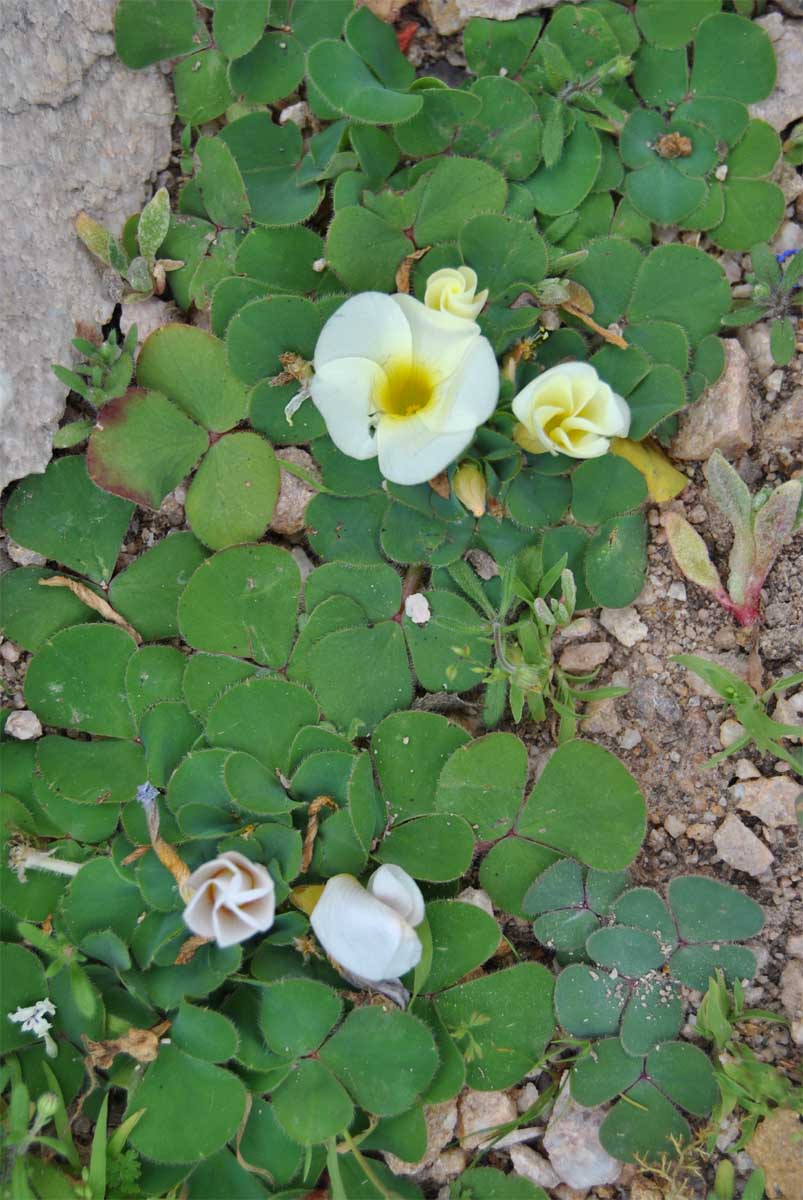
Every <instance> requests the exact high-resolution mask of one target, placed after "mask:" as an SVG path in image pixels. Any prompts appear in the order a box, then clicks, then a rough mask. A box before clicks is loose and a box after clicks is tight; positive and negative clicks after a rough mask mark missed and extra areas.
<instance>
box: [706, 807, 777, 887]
mask: <svg viewBox="0 0 803 1200" xmlns="http://www.w3.org/2000/svg"><path fill="white" fill-rule="evenodd" d="M714 845H715V846H716V848H717V853H718V854H719V857H720V858H721V859H722V860H723V862H726V863H727V864H728V866H729V867H735V869H736V870H737V871H744V872H745V873H746V874H747V875H763V874H764V872H765V871H766V870H768V868H769V867H770V866H771V865H772V863H773V862H774V859H773V856H772V852H771V851H770V850H769V849H768V848H767V847H766V846H765V845H764V843H763V842H762V841H761V840H760V838H757V837H756V835H755V834H754V833H753V832H752V831H751V830H750V829H748V828H747V826H746V825H745V824H743V822H742V821H740V820H739V818H738V817H736V816H734V815H733V813H731V814H730V816H728V817H726V818H725V820H724V821H723V822H722V824H721V825H720V827H719V829H718V830H717V831H716V833H715V834H714Z"/></svg>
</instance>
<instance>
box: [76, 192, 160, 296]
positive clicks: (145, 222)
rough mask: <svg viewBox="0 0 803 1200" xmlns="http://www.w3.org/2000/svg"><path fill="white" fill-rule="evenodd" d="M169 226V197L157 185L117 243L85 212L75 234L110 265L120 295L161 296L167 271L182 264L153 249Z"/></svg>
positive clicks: (77, 218)
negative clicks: (153, 193) (121, 284)
mask: <svg viewBox="0 0 803 1200" xmlns="http://www.w3.org/2000/svg"><path fill="white" fill-rule="evenodd" d="M169 225H170V197H169V196H168V194H167V188H159V190H158V192H156V194H155V195H154V197H153V199H151V200H149V201H148V203H147V204H146V205H145V207H144V208H143V210H142V212H141V213H140V214H139V215H138V216H135V217H133V218H132V219H131V221H130V222H129V223H128V224H127V225H126V228H125V230H124V233H123V238H122V241H121V242H118V241H117V239H116V238H115V237H114V236H113V234H111V233H110V232H109V231H108V229H106V228H104V226H103V225H101V224H99V222H97V221H95V220H93V219H92V217H90V216H89V215H88V214H87V213H85V212H82V213H79V214H78V216H77V217H76V219H75V229H76V233H77V234H78V236H79V237H80V239H81V241H82V242H83V243H84V245H85V246H86V248H87V250H89V251H90V252H91V253H92V254H94V255H95V258H97V259H99V260H100V261H101V262H102V263H103V265H104V266H106V267H110V268H111V269H112V270H113V271H114V272H116V274H117V275H119V276H120V279H121V281H122V283H123V284H124V287H123V291H122V298H123V299H124V300H129V301H136V300H147V299H148V298H149V297H150V296H153V295H154V294H155V295H157V296H161V295H162V294H163V292H164V290H165V287H166V284H167V272H168V271H177V270H178V269H179V268H180V267H183V266H184V263H183V262H181V261H178V260H176V259H171V258H158V257H157V252H158V250H159V247H160V246H161V244H162V242H163V241H164V239H165V235H166V233H167V230H168V227H169Z"/></svg>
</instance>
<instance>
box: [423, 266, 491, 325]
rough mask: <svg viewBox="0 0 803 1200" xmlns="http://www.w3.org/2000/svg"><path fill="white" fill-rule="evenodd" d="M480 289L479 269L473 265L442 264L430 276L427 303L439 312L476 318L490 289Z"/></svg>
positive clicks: (426, 295) (468, 318) (469, 318)
mask: <svg viewBox="0 0 803 1200" xmlns="http://www.w3.org/2000/svg"><path fill="white" fill-rule="evenodd" d="M476 292H477V273H476V271H472V269H471V267H442V268H441V270H440V271H434V272H433V273H432V275H430V277H429V279H428V280H427V287H426V291H425V293H424V304H426V306H427V308H434V309H435V310H436V311H437V312H446V313H451V315H452V316H453V317H465V318H466V320H468V321H476V319H477V317H478V316H479V315H480V313H481V312H482V310H483V308H484V306H485V301H486V300H487V299H488V289H487V288H485V290H484V291H482V292H480V293H479V295H477V294H476Z"/></svg>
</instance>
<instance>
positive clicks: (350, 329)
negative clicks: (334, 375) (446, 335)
mask: <svg viewBox="0 0 803 1200" xmlns="http://www.w3.org/2000/svg"><path fill="white" fill-rule="evenodd" d="M411 350H412V335H411V333H410V327H409V325H408V324H407V321H406V319H405V316H404V313H403V312H402V311H401V310H400V309H399V306H398V304H396V303H394V300H393V299H392V298H391V297H390V296H386V295H384V293H382V292H361V293H360V295H358V296H352V297H351V299H350V300H347V301H346V303H345V304H343V305H342V306H341V307H340V308H339V309H338V310H337V312H336V313H333V314H332V316H331V317H330V318H329V320H328V321H327V322H326V324H325V325H324V327H323V329H322V330H321V332H320V335H319V337H318V343H317V345H316V347H315V357H314V360H313V363H314V366H315V370H316V372H317V371H320V369H321V367H323V366H325V365H326V364H327V363H330V362H335V361H336V360H337V359H339V358H370V359H371V360H372V361H373V362H375V363H378V364H379V365H380V366H383V365H384V364H385V363H386V362H388V361H389V360H390V359H392V358H402V359H409V357H410V354H411Z"/></svg>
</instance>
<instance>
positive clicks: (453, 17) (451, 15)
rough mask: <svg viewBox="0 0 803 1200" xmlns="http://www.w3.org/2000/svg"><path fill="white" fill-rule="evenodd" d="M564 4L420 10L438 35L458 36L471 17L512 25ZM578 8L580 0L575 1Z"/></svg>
mask: <svg viewBox="0 0 803 1200" xmlns="http://www.w3.org/2000/svg"><path fill="white" fill-rule="evenodd" d="M560 2H561V0H422V4H421V9H422V11H423V13H424V16H425V17H426V18H427V20H428V21H429V23H430V24H431V25H432V26H433V27H434V28H435V29H436V30H437V32H438V33H441V34H445V35H449V34H452V33H459V32H460V30H461V29H462V28H463V27H464V26H465V25H466V24H467V23H468V22H469V21H470V20H471V18H472V17H490V18H492V19H493V20H495V21H512V20H514V19H515V18H516V17H520V16H521V15H522V13H526V12H532V11H533V10H534V9H536V8H537V9H545V8H554V7H555V5H556V4H559V3H560ZM572 3H574V4H577V3H578V0H572Z"/></svg>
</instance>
